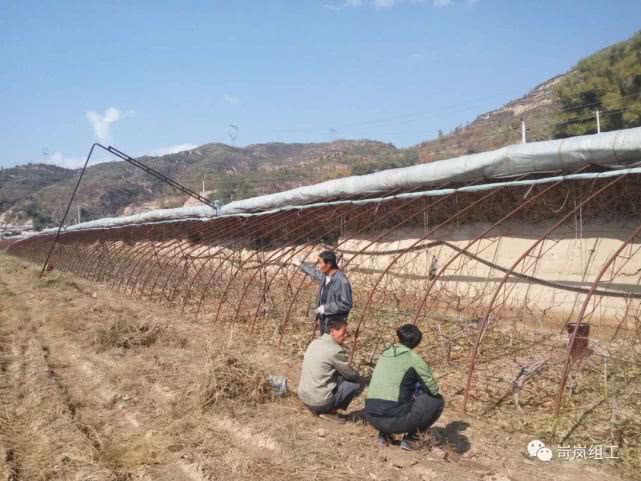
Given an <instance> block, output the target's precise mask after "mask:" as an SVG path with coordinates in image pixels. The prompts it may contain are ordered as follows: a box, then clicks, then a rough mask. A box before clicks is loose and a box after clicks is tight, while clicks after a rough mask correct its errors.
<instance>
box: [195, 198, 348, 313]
mask: <svg viewBox="0 0 641 481" xmlns="http://www.w3.org/2000/svg"><path fill="white" fill-rule="evenodd" d="M339 209H340V207H338V206H327V207H319V208H318V209H314V213H315V214H316V215H317V216H321V217H322V216H323V214H324V212H325V211H329V212H332V213H335V212H336V211H338V210H339ZM299 215H300V213H299V212H298V211H293V215H291V217H292V219H291V220H290V221H289V222H288V223H286V224H285V225H284V226H277V227H276V228H277V229H279V230H280V229H286V230H287V229H288V228H289V226H291V225H292V224H293V225H295V224H296V223H297V222H298V220H299V219H298V217H299ZM309 217H310V219H309V220H308V221H307V222H303V223H302V224H301V225H298V226H297V227H295V228H294V230H293V232H298V231H299V230H301V229H303V232H304V235H306V234H307V233H306V232H305V231H304V228H305V227H306V226H307V225H308V224H310V223H312V222H314V221H316V220H317V219H316V218H314V217H312V216H309ZM319 228H320V226H319ZM267 245H272V241H270V242H269V243H268V244H267ZM266 247H267V246H263V247H262V248H260V249H257V250H256V251H254V252H253V253H252V254H251V255H249V256H248V257H247V258H246V259H244V260H241V262H240V264H239V266H238V268H237V269H236V270H235V272H234V273H233V274H232V276H231V277H230V278H229V281H228V282H227V284H226V286H225V288H224V290H223V295H222V297H221V301H220V302H219V303H218V307H217V308H216V316H215V318H214V319H215V320H216V321H218V319H219V318H220V313H221V309H222V305H223V301H224V300H225V299H226V298H227V294H228V293H229V289H230V288H231V285H232V283H233V282H234V281H235V280H236V277H237V276H238V274H239V273H240V272H241V271H242V269H243V267H244V266H245V265H246V264H247V263H248V262H249V261H251V260H252V259H254V258H255V257H256V256H257V255H258V254H259V253H260V252H263V251H264V250H265V248H266ZM273 255H274V254H272V256H273ZM270 259H271V256H270V258H268V259H266V260H270ZM212 278H213V276H212ZM210 283H211V279H210V280H209V281H208V283H207V285H206V286H205V289H204V290H203V294H202V296H201V298H200V302H199V305H198V309H197V311H196V315H198V313H199V312H200V308H201V306H202V302H203V300H204V297H205V294H206V292H207V289H208V286H209V284H210Z"/></svg>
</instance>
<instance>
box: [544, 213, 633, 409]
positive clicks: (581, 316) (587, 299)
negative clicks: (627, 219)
mask: <svg viewBox="0 0 641 481" xmlns="http://www.w3.org/2000/svg"><path fill="white" fill-rule="evenodd" d="M639 234H641V224H639V225H638V226H637V227H636V229H634V231H633V232H632V234H631V235H630V236H629V237H628V238H627V239H626V240H625V241H624V242H622V243H621V245H620V246H619V248H618V249H617V250H616V251H615V252H614V253H613V254H612V255H611V256H610V257H609V258H608V260H607V261H606V262H605V263H604V264H603V265H602V266H601V269H600V271H599V273H598V274H597V276H596V277H595V279H594V281H593V282H592V285H591V286H590V292H588V294H587V295H586V297H585V299H584V301H583V304H582V305H581V309H580V310H579V313H578V314H577V317H576V319H577V320H576V323H575V326H574V330H573V331H572V334H571V336H570V339H569V341H568V349H567V354H566V356H565V361H564V363H563V372H562V374H561V380H560V382H559V392H558V394H557V398H556V402H555V405H554V417H555V418H558V417H559V414H560V411H561V402H562V401H563V392H564V390H565V386H566V383H567V379H568V375H569V373H570V368H571V364H572V356H571V353H572V349H573V348H574V344H575V342H576V338H577V333H578V332H579V327H580V326H581V323H582V322H583V320H584V318H585V311H586V309H587V307H588V304H589V303H590V299H592V297H593V295H594V294H595V291H596V290H597V286H598V285H599V282H600V281H601V279H602V278H603V276H604V275H605V273H606V272H607V270H608V268H609V267H610V266H611V265H612V264H613V263H614V262H615V260H616V259H617V258H618V257H619V255H620V254H621V252H623V249H625V248H626V247H627V246H628V245H630V244H631V243H632V242H633V241H634V239H635V238H636V237H637V236H638V235H639Z"/></svg>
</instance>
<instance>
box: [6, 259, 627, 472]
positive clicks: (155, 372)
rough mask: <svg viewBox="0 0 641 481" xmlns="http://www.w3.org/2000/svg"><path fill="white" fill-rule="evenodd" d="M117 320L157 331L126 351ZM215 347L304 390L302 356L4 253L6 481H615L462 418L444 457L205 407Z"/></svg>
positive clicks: (297, 416) (447, 424) (450, 432)
mask: <svg viewBox="0 0 641 481" xmlns="http://www.w3.org/2000/svg"><path fill="white" fill-rule="evenodd" d="M115 322H129V323H131V325H136V323H138V324H139V323H141V322H143V323H146V324H145V325H147V326H151V328H150V330H149V331H147V334H146V335H147V337H145V338H144V341H145V342H143V343H141V344H136V343H135V342H134V341H129V344H126V343H125V345H118V339H115V340H114V339H111V338H109V335H110V332H111V331H110V330H109V329H110V327H111V326H113V325H114V323H115ZM152 332H153V336H151V334H150V333H152ZM111 341H114V342H115V344H110V342H111ZM220 351H225V352H230V351H234V352H236V351H237V352H238V353H239V355H242V356H247V357H248V358H251V359H252V361H253V362H254V363H255V364H256V365H258V366H261V367H262V368H264V369H265V370H268V371H269V372H272V373H278V374H286V375H287V376H288V377H289V379H290V382H291V385H292V386H293V387H295V386H296V383H297V376H298V366H299V363H300V359H299V356H298V354H291V353H288V352H285V351H279V350H276V349H274V348H273V347H271V346H270V345H268V344H266V343H261V341H260V340H256V339H246V338H245V336H244V333H243V332H240V331H239V332H238V333H236V334H235V335H234V338H233V342H232V343H230V336H229V335H228V333H226V332H225V333H224V335H220V333H219V332H218V331H217V330H216V329H215V326H211V325H206V324H199V323H195V322H194V321H192V320H190V319H183V318H182V317H181V314H180V313H179V312H175V311H168V310H166V309H161V308H158V307H157V306H155V305H153V304H152V303H148V302H142V301H136V300H132V299H127V298H123V297H122V296H121V295H119V294H118V293H115V292H113V291H111V290H109V289H107V288H105V287H102V286H98V285H94V284H90V283H87V282H84V281H79V280H75V279H73V278H71V277H67V276H64V275H60V274H57V273H55V272H54V273H50V274H49V276H48V277H47V278H46V279H44V280H39V279H37V276H36V270H35V269H34V267H33V266H30V265H27V264H25V263H22V262H20V261H18V260H15V259H13V258H9V257H6V256H4V255H1V254H0V373H1V376H2V378H1V379H0V404H1V406H0V407H1V408H2V410H1V414H0V427H1V428H2V430H1V433H0V449H1V450H2V453H0V480H4V479H6V480H11V481H23V480H30V481H31V480H36V481H37V480H49V479H55V480H83V479H92V480H131V479H141V480H166V481H170V480H171V481H183V480H184V481H202V480H214V479H215V480H221V479H223V480H236V479H238V480H240V479H263V480H266V481H268V480H272V479H273V480H276V479H279V480H282V479H301V480H303V479H305V480H307V479H350V480H372V479H374V480H376V479H380V480H384V479H385V480H386V479H398V480H402V479H408V480H409V479H416V480H440V479H447V480H451V479H454V480H470V481H507V480H514V481H517V480H523V481H528V480H537V481H540V480H546V479H550V480H551V479H554V480H567V481H573V480H578V479H581V480H594V481H596V480H601V479H602V478H603V476H604V474H605V473H608V474H607V478H608V479H617V478H616V477H614V476H613V475H612V474H611V473H609V472H608V471H607V467H601V466H597V465H592V464H588V463H583V464H581V463H579V464H571V463H565V464H554V465H545V464H543V463H541V462H534V461H531V460H529V459H527V458H526V457H525V456H524V455H523V451H524V447H525V445H526V444H527V442H528V440H529V439H528V436H526V435H524V436H522V437H519V438H516V437H510V438H506V439H502V438H501V437H498V438H497V437H496V436H494V435H489V434H487V433H488V432H490V430H488V429H486V428H487V426H484V425H483V423H482V422H481V421H479V420H469V419H462V418H460V417H458V416H457V414H456V413H449V412H446V414H445V416H444V418H443V419H442V420H440V421H439V423H438V424H437V426H436V427H435V428H434V430H433V433H434V435H435V436H438V437H440V438H441V439H444V440H445V442H444V444H443V445H442V447H441V448H435V449H432V450H423V451H419V452H414V453H404V452H401V451H400V450H399V449H398V448H397V447H392V448H388V449H384V450H379V449H377V448H376V447H375V446H374V438H375V433H374V431H373V430H372V429H371V428H369V427H367V426H365V425H363V424H348V425H345V426H337V425H333V424H328V423H326V422H323V421H321V420H319V419H318V418H315V417H312V416H311V415H309V414H307V413H306V412H305V411H304V410H303V409H301V407H300V405H299V403H298V402H297V400H296V398H295V396H290V397H288V398H285V399H280V400H275V401H272V402H268V403H266V404H261V405H258V406H255V405H252V404H251V403H247V402H243V400H237V401H235V402H224V403H222V404H217V405H216V406H214V407H211V408H208V409H204V410H203V409H202V408H201V404H200V401H199V399H200V398H199V392H200V389H201V387H202V385H203V383H204V381H205V380H206V377H207V372H208V371H207V363H208V359H210V358H211V356H212V353H216V352H220Z"/></svg>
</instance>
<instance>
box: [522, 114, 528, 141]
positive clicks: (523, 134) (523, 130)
mask: <svg viewBox="0 0 641 481" xmlns="http://www.w3.org/2000/svg"><path fill="white" fill-rule="evenodd" d="M521 143H522V144H525V143H527V137H526V135H525V120H523V119H521Z"/></svg>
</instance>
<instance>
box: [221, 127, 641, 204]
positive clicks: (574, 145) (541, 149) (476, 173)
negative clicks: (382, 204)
mask: <svg viewBox="0 0 641 481" xmlns="http://www.w3.org/2000/svg"><path fill="white" fill-rule="evenodd" d="M638 161H641V127H638V128H634V129H626V130H616V131H612V132H607V133H601V134H596V135H584V136H580V137H571V138H568V139H561V140H547V141H544V142H532V143H529V144H517V145H510V146H507V147H503V148H500V149H498V150H494V151H491V152H483V153H478V154H471V155H464V156H461V157H456V158H453V159H446V160H438V161H435V162H430V163H427V164H417V165H413V166H411V167H403V168H399V169H390V170H384V171H381V172H376V173H374V174H368V175H360V176H353V177H344V178H341V179H335V180H330V181H327V182H323V183H321V184H315V185H309V186H305V187H299V188H296V189H292V190H286V191H284V192H278V193H276V194H269V195H261V196H259V197H252V198H249V199H243V200H239V201H236V202H231V203H229V204H227V205H225V206H223V208H222V212H221V213H222V214H223V215H229V214H239V213H243V212H256V211H261V210H267V209H275V208H279V207H283V206H288V205H301V204H309V203H314V202H319V201H322V200H326V199H336V198H344V197H353V196H357V195H368V194H375V193H379V192H386V191H390V190H397V189H412V188H414V187H418V186H433V185H440V184H444V183H448V182H463V183H464V182H472V181H475V180H478V179H481V178H485V179H502V178H508V177H514V176H520V175H524V174H536V173H546V172H548V173H550V172H560V171H573V170H576V169H578V168H580V167H582V166H584V165H587V164H596V165H600V166H603V167H610V168H622V167H626V166H629V164H631V163H634V162H638Z"/></svg>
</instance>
